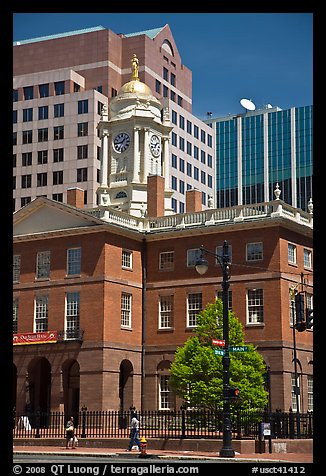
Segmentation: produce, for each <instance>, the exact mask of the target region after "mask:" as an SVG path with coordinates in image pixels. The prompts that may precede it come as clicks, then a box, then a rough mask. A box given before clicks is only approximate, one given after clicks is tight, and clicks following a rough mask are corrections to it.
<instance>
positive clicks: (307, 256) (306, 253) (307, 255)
mask: <svg viewBox="0 0 326 476" xmlns="http://www.w3.org/2000/svg"><path fill="white" fill-rule="evenodd" d="M311 256H312V253H311V250H308V249H307V248H303V266H304V267H305V268H308V269H311V268H312V264H311V263H312V259H311Z"/></svg>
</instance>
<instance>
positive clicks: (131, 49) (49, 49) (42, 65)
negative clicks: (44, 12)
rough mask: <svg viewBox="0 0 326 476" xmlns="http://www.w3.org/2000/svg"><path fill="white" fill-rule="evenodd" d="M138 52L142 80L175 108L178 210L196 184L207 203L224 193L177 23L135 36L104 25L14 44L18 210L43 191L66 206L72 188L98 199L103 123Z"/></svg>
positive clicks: (172, 163)
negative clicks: (195, 106) (195, 110)
mask: <svg viewBox="0 0 326 476" xmlns="http://www.w3.org/2000/svg"><path fill="white" fill-rule="evenodd" d="M133 54H136V55H137V58H138V60H139V77H140V79H141V81H142V82H143V83H145V84H146V85H147V86H148V87H149V88H150V90H151V91H152V93H153V96H155V98H157V99H159V100H160V101H161V102H162V103H164V106H165V107H168V108H169V111H170V117H171V122H172V124H173V132H172V133H171V140H170V142H169V146H168V147H169V162H168V164H167V167H168V169H169V171H170V174H169V178H168V180H169V184H168V185H169V188H170V189H171V190H172V191H173V197H172V208H173V210H174V212H183V211H184V210H185V192H186V190H187V189H188V188H189V187H190V188H195V187H196V188H198V189H200V190H201V192H202V197H201V199H202V203H203V206H204V207H206V206H207V204H208V198H209V196H213V197H214V196H215V139H214V137H213V135H212V129H211V127H210V126H208V125H207V124H205V123H204V122H203V121H201V120H200V119H198V118H197V117H195V116H194V115H193V114H192V112H191V111H192V73H191V71H190V69H189V68H187V66H185V65H184V64H183V63H182V58H181V56H180V54H179V51H178V48H177V45H176V43H175V41H174V38H173V35H172V32H171V30H170V27H169V25H165V26H163V27H161V28H154V29H150V30H146V31H142V32H137V33H126V34H116V33H115V32H113V31H111V30H109V29H107V28H104V27H102V26H98V27H94V28H88V29H85V30H79V31H72V32H67V33H62V34H57V35H51V36H46V37H41V38H32V39H27V40H21V41H18V42H14V45H13V176H14V183H13V210H18V209H19V208H20V207H22V206H24V205H26V204H27V203H29V202H30V201H31V200H33V199H34V198H36V197H38V196H45V197H48V198H51V199H53V200H56V201H59V202H64V203H66V202H67V188H68V187H81V188H83V190H84V192H85V193H84V201H85V208H92V207H95V206H96V205H97V204H98V202H97V198H98V197H97V193H96V192H97V188H98V186H99V183H100V177H99V175H100V149H101V140H100V138H99V134H98V130H97V124H98V122H99V120H100V116H101V111H102V107H103V105H105V106H108V105H109V103H110V102H111V100H112V99H114V98H115V97H116V96H117V94H118V92H119V90H120V88H121V87H122V85H124V84H125V83H126V82H127V81H128V80H129V78H130V71H131V68H130V58H132V56H133ZM214 201H215V199H214Z"/></svg>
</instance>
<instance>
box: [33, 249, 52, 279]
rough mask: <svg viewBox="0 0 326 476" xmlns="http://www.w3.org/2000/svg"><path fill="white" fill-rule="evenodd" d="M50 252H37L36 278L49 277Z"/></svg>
mask: <svg viewBox="0 0 326 476" xmlns="http://www.w3.org/2000/svg"><path fill="white" fill-rule="evenodd" d="M50 265H51V251H39V252H38V253H37V256H36V278H37V279H45V278H49V277H50Z"/></svg>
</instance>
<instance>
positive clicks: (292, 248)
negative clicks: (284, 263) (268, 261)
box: [288, 243, 297, 264]
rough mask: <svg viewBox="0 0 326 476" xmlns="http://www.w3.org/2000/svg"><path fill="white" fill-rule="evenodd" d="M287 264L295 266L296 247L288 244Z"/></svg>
mask: <svg viewBox="0 0 326 476" xmlns="http://www.w3.org/2000/svg"><path fill="white" fill-rule="evenodd" d="M288 263H289V264H297V247H296V246H295V245H293V244H292V243H288Z"/></svg>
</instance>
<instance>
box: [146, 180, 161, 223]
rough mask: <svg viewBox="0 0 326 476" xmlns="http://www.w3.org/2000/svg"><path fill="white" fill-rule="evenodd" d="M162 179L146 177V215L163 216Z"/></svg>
mask: <svg viewBox="0 0 326 476" xmlns="http://www.w3.org/2000/svg"><path fill="white" fill-rule="evenodd" d="M164 210H165V209H164V177H162V176H161V175H148V177H147V215H148V216H149V217H162V216H164Z"/></svg>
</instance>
